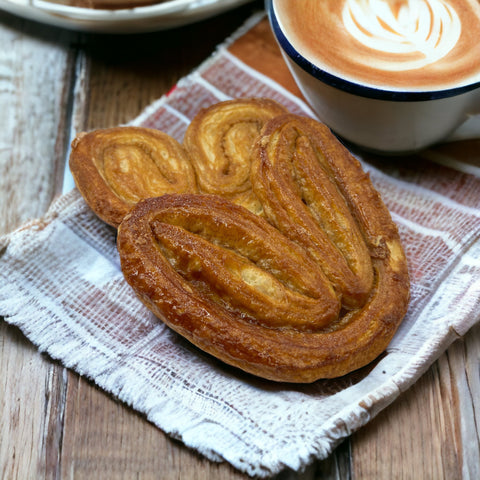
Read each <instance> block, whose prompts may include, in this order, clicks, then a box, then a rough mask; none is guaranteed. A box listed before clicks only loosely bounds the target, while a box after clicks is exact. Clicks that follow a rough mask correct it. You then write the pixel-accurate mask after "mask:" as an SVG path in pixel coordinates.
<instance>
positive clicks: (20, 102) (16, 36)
mask: <svg viewBox="0 0 480 480" xmlns="http://www.w3.org/2000/svg"><path fill="white" fill-rule="evenodd" d="M64 38H65V35H64V33H63V32H61V31H59V30H51V29H48V28H46V27H41V26H38V25H34V24H31V23H29V22H26V21H23V20H20V19H17V18H15V17H12V16H10V15H7V14H3V13H0V45H1V46H2V48H1V52H0V72H1V80H0V112H1V128H0V232H7V231H10V230H12V229H14V228H16V227H17V226H19V225H20V224H22V223H23V222H25V221H26V220H27V219H30V218H34V217H38V216H39V215H41V214H43V212H44V211H45V210H46V209H47V208H48V205H49V204H50V202H51V200H52V197H53V195H54V192H55V191H56V190H57V188H58V180H57V174H56V172H58V171H60V170H61V169H62V168H63V162H64V157H63V156H62V151H63V148H61V145H62V143H63V132H64V125H65V122H66V119H67V115H66V114H65V112H64V110H63V106H64V103H65V99H66V97H67V96H68V91H69V82H70V78H71V66H72V52H71V51H70V49H69V48H67V47H66V46H65V43H64V42H63V40H64ZM63 372H64V369H63V367H61V366H59V365H57V364H55V363H52V362H51V361H50V360H48V359H47V358H46V357H45V356H43V355H41V354H40V353H39V352H38V350H37V349H36V348H35V347H34V346H33V345H31V343H30V342H29V341H28V340H26V339H25V337H24V336H23V335H22V334H21V333H20V331H19V330H18V329H16V328H14V327H12V326H9V325H7V324H6V323H4V322H3V321H2V322H0V378H2V386H1V388H0V405H1V407H2V410H1V417H2V421H1V422H0V477H1V478H5V479H7V478H8V479H21V480H23V479H27V478H36V479H37V478H38V479H40V478H44V476H45V473H46V471H47V470H52V471H53V472H55V464H56V462H57V459H58V447H59V444H60V442H59V439H60V437H61V432H60V431H59V429H58V418H59V417H61V416H62V396H63V393H62V392H63ZM51 465H53V468H51ZM49 478H54V476H50V475H49Z"/></svg>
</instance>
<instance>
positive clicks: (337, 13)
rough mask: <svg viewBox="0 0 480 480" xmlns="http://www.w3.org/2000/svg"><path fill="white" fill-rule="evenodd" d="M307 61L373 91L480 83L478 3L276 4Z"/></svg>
mask: <svg viewBox="0 0 480 480" xmlns="http://www.w3.org/2000/svg"><path fill="white" fill-rule="evenodd" d="M273 6H274V9H275V14H276V17H277V20H278V22H279V24H280V25H281V28H282V31H283V32H284V34H285V36H286V37H287V39H288V40H289V42H290V43H291V44H292V46H293V47H294V48H295V49H296V50H297V51H298V52H300V53H301V54H302V55H303V56H304V57H305V58H306V59H307V60H309V61H310V62H311V63H313V64H314V65H316V66H317V67H319V68H321V69H322V70H325V71H326V72H328V73H331V74H333V75H335V76H338V77H341V78H344V79H346V80H348V81H351V82H353V83H361V84H365V85H367V86H371V87H374V88H381V89H388V90H400V91H431V90H443V89H449V88H455V87H461V86H464V85H469V84H472V83H475V82H479V81H480V3H479V2H478V0H273Z"/></svg>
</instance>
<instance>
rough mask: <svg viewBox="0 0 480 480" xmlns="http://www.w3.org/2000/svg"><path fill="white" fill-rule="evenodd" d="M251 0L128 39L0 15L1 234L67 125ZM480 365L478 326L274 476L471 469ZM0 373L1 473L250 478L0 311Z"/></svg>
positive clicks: (138, 95)
mask: <svg viewBox="0 0 480 480" xmlns="http://www.w3.org/2000/svg"><path fill="white" fill-rule="evenodd" d="M261 4H262V2H255V4H253V5H248V6H246V7H243V8H241V9H238V10H235V11H233V12H230V13H228V14H225V15H222V16H220V17H218V18H216V19H211V20H207V21H205V22H201V23H200V24H198V25H193V26H191V27H185V28H180V29H176V30H172V31H168V32H159V33H155V34H148V35H134V36H125V37H123V36H122V37H116V36H101V35H83V34H77V33H74V32H66V31H63V30H58V29H53V28H52V29H51V28H48V27H44V26H41V25H37V24H34V23H31V22H26V21H23V20H18V19H15V18H14V17H12V16H10V15H7V14H3V13H2V14H0V45H1V46H2V47H1V54H0V71H1V73H2V75H1V78H0V112H1V116H0V124H1V127H2V128H0V232H7V231H10V230H12V229H14V228H15V227H17V226H18V225H20V224H21V223H23V222H24V221H25V220H27V219H29V218H32V217H36V216H39V215H41V214H42V213H43V212H44V211H45V210H46V208H47V207H48V205H49V203H50V201H51V200H52V198H53V197H54V196H55V195H56V194H57V193H58V192H59V188H60V187H59V183H60V182H61V176H62V168H63V162H64V160H65V156H66V154H67V152H68V143H69V140H70V139H71V138H72V132H76V131H81V130H84V129H93V128H97V127H107V126H114V125H117V124H119V123H124V122H126V121H129V120H130V119H132V118H133V117H135V116H136V115H138V114H139V113H140V112H141V110H142V109H143V108H144V107H145V106H147V105H148V104H149V103H150V102H152V101H153V100H155V99H157V98H158V97H160V96H161V95H162V94H164V93H165V92H167V91H168V90H169V89H170V87H171V86H172V85H173V84H174V83H175V82H176V81H177V79H179V78H180V77H181V76H183V75H185V74H187V73H188V72H190V71H191V69H193V68H194V67H195V66H196V65H197V64H198V63H200V62H201V61H202V60H204V59H205V58H206V57H207V56H208V55H209V54H210V53H211V52H212V51H213V49H214V47H215V46H216V45H217V44H218V43H219V42H221V41H223V39H224V38H225V37H227V36H228V35H230V33H232V32H233V31H234V29H235V28H236V27H237V26H239V25H240V24H241V23H242V22H243V20H244V19H245V18H247V17H248V16H249V14H250V12H251V10H252V9H253V8H255V7H256V6H259V5H261ZM199 39H200V40H199ZM475 152H478V149H475ZM474 154H475V155H478V153H474ZM479 365H480V327H475V328H474V329H472V331H471V332H469V333H468V335H467V336H466V337H465V338H464V339H462V340H459V341H457V342H456V343H455V344H454V345H452V347H451V348H450V349H449V350H448V351H447V352H446V353H445V354H444V355H442V356H441V358H440V359H439V360H438V361H437V362H436V363H435V364H434V365H433V366H432V368H430V369H429V370H428V372H427V373H426V374H425V375H424V376H423V377H422V378H421V379H420V381H419V382H417V383H416V384H415V385H414V386H413V387H412V388H411V389H410V390H408V391H407V392H405V393H403V394H402V395H401V396H400V397H399V398H398V399H397V401H395V403H394V404H392V405H391V406H390V407H389V408H387V409H386V410H384V411H383V412H382V413H380V414H379V415H378V416H377V417H376V418H375V419H374V420H373V421H371V422H370V423H369V424H368V425H367V426H366V427H364V428H362V429H361V430H360V431H358V432H357V433H355V434H353V435H352V436H351V437H350V438H348V439H346V440H345V441H344V442H343V443H342V444H341V445H340V446H339V447H338V448H337V449H336V450H335V451H334V452H333V454H332V455H331V456H330V457H329V458H328V459H327V460H325V461H322V462H316V463H314V464H313V465H311V466H310V467H308V468H307V469H306V471H305V472H303V473H301V474H294V473H291V472H288V471H287V472H283V473H282V474H280V475H278V476H277V480H293V479H297V480H298V479H302V480H307V479H308V480H311V479H327V480H329V479H330V480H331V479H351V478H353V479H365V478H368V479H370V478H395V479H397V478H405V479H417V478H426V479H457V478H462V477H463V478H471V479H477V478H480V471H479V468H480V467H479V465H480V458H479V455H480V453H479V452H480V444H479V426H480V378H479V373H478V372H479ZM0 378H1V379H2V380H1V386H0V408H1V410H0V415H1V422H0V478H2V479H6V480H11V479H19V480H24V479H33V478H34V479H40V480H41V479H87V478H88V479H91V478H95V479H109V480H110V479H132V478H139V479H160V478H161V479H167V480H170V479H172V480H173V479H178V478H182V479H198V480H203V479H205V480H206V479H215V480H216V479H218V480H220V479H222V480H223V479H226V480H229V479H230V480H232V479H234V480H238V479H246V478H247V477H246V476H245V475H243V474H241V473H239V472H237V471H235V470H234V469H233V468H231V467H230V466H229V465H228V464H216V463H212V462H210V461H208V460H206V459H205V458H203V457H201V456H199V455H197V454H196V453H195V452H193V451H191V450H189V449H188V448H186V447H184V446H183V445H182V444H181V443H180V442H177V441H175V440H172V439H171V438H170V437H168V436H167V435H165V434H164V433H162V432H161V431H160V430H158V429H157V428H155V427H153V426H152V425H151V424H150V423H148V422H147V421H146V420H145V419H144V418H143V417H142V416H140V415H138V414H137V413H135V412H133V411H132V410H131V409H129V408H128V407H127V406H125V405H123V404H121V403H119V402H118V401H116V400H115V399H114V398H112V397H110V396H109V395H107V394H105V393H104V392H102V391H100V390H99V389H98V388H97V387H95V386H94V385H93V384H91V383H90V382H89V381H87V380H85V379H83V378H82V377H80V376H79V375H77V374H75V373H72V372H70V371H67V370H65V369H64V368H63V367H61V366H60V365H58V364H57V363H55V362H53V361H52V360H51V359H49V358H48V357H46V356H44V355H42V354H40V353H39V352H38V351H37V349H36V348H35V347H34V346H32V345H31V344H30V343H29V342H28V341H27V340H26V339H25V337H24V336H23V334H22V333H21V332H19V331H18V330H17V329H16V328H14V327H11V326H9V325H7V324H6V323H5V322H3V321H1V323H0Z"/></svg>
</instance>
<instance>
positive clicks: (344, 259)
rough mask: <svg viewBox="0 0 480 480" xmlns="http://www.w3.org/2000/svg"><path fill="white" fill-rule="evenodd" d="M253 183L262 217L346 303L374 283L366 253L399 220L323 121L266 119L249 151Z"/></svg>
mask: <svg viewBox="0 0 480 480" xmlns="http://www.w3.org/2000/svg"><path fill="white" fill-rule="evenodd" d="M252 157H253V161H252V162H253V165H252V184H253V189H254V192H255V194H256V196H257V197H258V198H259V199H260V201H261V202H262V204H263V208H264V212H265V216H266V218H267V219H268V220H269V221H270V223H272V224H273V225H275V226H276V227H277V228H278V229H279V230H280V231H282V232H284V233H285V235H287V236H288V237H289V238H290V239H291V240H293V241H295V242H296V243H298V244H300V245H302V246H303V247H304V248H305V249H306V250H307V252H308V253H309V254H310V255H311V256H312V258H314V259H315V261H316V262H318V263H319V265H320V266H321V268H322V270H323V271H324V272H325V274H326V275H327V277H328V278H329V279H330V281H331V282H332V285H333V286H334V288H335V290H336V291H337V292H338V293H339V294H340V295H341V298H342V304H343V306H344V307H346V308H358V307H361V306H362V305H363V304H364V303H365V301H366V299H367V298H368V296H369V294H370V291H371V289H372V285H373V281H374V277H373V266H372V261H371V256H377V255H380V256H383V255H385V254H386V253H385V252H386V251H387V250H388V247H387V241H388V240H391V239H395V241H398V235H397V231H396V227H395V225H394V224H393V222H392V220H391V218H390V214H389V212H388V210H387V209H386V207H385V206H384V204H383V202H382V200H381V199H380V196H379V195H378V193H377V192H376V191H375V190H374V188H373V187H372V184H371V182H370V179H369V177H368V175H367V174H366V173H365V172H363V170H362V168H361V166H360V164H359V162H358V161H357V160H355V159H354V158H353V157H352V155H351V154H350V152H348V151H347V150H346V149H345V148H344V147H343V146H342V145H341V144H340V143H339V142H338V141H337V140H336V138H335V137H334V136H333V134H332V133H331V132H330V130H329V129H328V128H327V127H326V126H325V125H323V124H321V123H319V122H317V121H315V120H312V119H308V118H304V117H300V116H297V115H283V116H279V117H277V118H275V119H274V120H272V121H270V122H269V123H268V124H267V125H266V126H265V128H264V130H263V131H262V134H261V136H260V137H259V138H258V140H257V142H256V145H255V148H254V151H253V154H252Z"/></svg>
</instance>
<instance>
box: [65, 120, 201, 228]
mask: <svg viewBox="0 0 480 480" xmlns="http://www.w3.org/2000/svg"><path fill="white" fill-rule="evenodd" d="M70 170H71V172H72V175H73V178H74V180H75V184H76V186H77V188H78V190H79V191H80V193H81V194H82V196H83V197H84V199H85V201H86V202H87V204H88V205H89V206H90V208H91V209H92V210H93V211H94V212H95V213H96V214H97V215H98V216H99V217H100V218H101V219H102V220H103V221H105V222H106V223H108V224H110V225H112V226H114V227H117V226H118V225H119V224H120V222H121V221H122V219H123V217H124V216H125V215H126V213H127V212H128V211H129V210H130V209H131V208H132V206H133V205H135V204H136V203H137V202H138V201H139V200H141V199H143V198H147V197H154V196H159V195H163V194H165V193H172V192H177V193H183V192H196V191H197V185H196V178H195V172H194V170H193V167H192V165H191V162H190V158H189V156H188V154H187V153H186V152H185V150H184V148H183V147H182V145H181V144H180V143H178V142H177V141H176V140H175V139H174V138H172V137H170V136H169V135H167V134H166V133H163V132H160V131H158V130H153V129H148V128H141V127H116V128H107V129H100V130H94V131H92V132H89V133H81V134H79V135H78V136H77V137H76V138H75V140H74V141H73V142H72V151H71V154H70Z"/></svg>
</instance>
